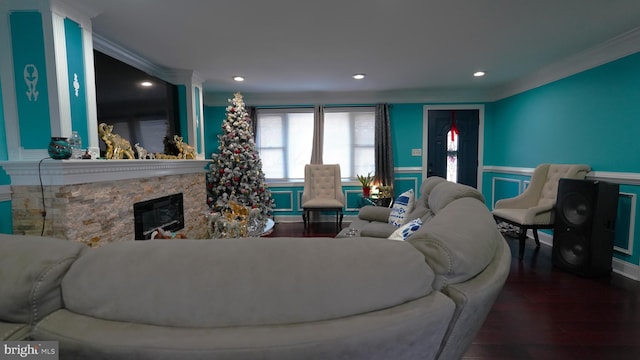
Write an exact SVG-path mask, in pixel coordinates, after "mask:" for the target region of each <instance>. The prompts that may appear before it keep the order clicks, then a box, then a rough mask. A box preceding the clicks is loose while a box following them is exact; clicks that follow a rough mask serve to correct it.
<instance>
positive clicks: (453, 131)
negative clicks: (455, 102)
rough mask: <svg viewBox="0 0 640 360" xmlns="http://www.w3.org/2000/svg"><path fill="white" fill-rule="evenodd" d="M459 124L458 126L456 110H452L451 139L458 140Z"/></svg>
mask: <svg viewBox="0 0 640 360" xmlns="http://www.w3.org/2000/svg"><path fill="white" fill-rule="evenodd" d="M459 134H460V131H458V126H456V111H455V110H452V111H451V141H455V140H456V135H459Z"/></svg>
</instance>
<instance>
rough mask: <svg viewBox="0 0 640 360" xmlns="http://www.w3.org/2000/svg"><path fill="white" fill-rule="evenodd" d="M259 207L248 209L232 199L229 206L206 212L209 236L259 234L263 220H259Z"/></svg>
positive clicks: (225, 236)
mask: <svg viewBox="0 0 640 360" xmlns="http://www.w3.org/2000/svg"><path fill="white" fill-rule="evenodd" d="M260 216H261V212H260V209H258V208H254V209H249V208H248V207H246V206H244V205H242V204H239V203H237V202H235V201H233V200H229V208H228V209H226V210H221V211H219V212H211V213H208V214H207V217H208V218H209V237H211V238H239V237H252V236H260V235H261V234H262V230H263V229H264V222H262V221H261V220H260Z"/></svg>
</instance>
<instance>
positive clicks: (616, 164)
mask: <svg viewBox="0 0 640 360" xmlns="http://www.w3.org/2000/svg"><path fill="white" fill-rule="evenodd" d="M638 69H640V53H637V54H634V55H630V56H627V57H625V58H622V59H620V60H617V61H614V62H611V63H608V64H605V65H602V66H599V67H596V68H594V69H591V70H588V71H585V72H582V73H579V74H576V75H574V76H571V77H568V78H565V79H562V80H559V81H556V82H553V83H551V84H548V85H545V86H542V87H539V88H536V89H533V90H530V91H527V92H524V93H521V94H518V95H515V96H512V97H509V98H506V99H504V100H501V101H498V102H496V103H495V104H493V105H492V106H488V108H489V110H488V111H487V119H486V129H487V131H486V133H485V165H496V166H518V167H535V166H536V165H538V164H540V163H545V162H555V163H586V164H590V165H591V167H592V168H593V169H594V170H598V171H622V172H640V153H639V152H637V151H630V150H631V149H633V148H634V147H635V145H636V143H637V134H639V133H640V121H638V119H640V107H639V106H637V102H638V100H639V99H640V86H638V84H639V83H640V71H639V70H638Z"/></svg>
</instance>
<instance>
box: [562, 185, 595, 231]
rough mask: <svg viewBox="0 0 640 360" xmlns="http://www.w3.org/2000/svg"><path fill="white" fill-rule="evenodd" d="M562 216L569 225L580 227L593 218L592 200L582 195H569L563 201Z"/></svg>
mask: <svg viewBox="0 0 640 360" xmlns="http://www.w3.org/2000/svg"><path fill="white" fill-rule="evenodd" d="M561 204H562V209H561V211H562V215H563V216H564V219H565V220H566V221H567V223H568V224H569V225H574V226H580V225H582V224H584V223H585V222H587V221H588V220H589V219H590V218H591V213H592V212H593V209H592V206H591V205H592V204H591V199H589V198H587V197H586V196H585V195H584V194H581V193H576V192H574V193H570V194H567V195H566V196H565V197H563V198H562V200H561Z"/></svg>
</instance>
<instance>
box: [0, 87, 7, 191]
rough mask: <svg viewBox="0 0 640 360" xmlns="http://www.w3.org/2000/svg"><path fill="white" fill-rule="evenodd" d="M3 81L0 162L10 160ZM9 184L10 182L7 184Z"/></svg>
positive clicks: (0, 100) (0, 172) (0, 110)
mask: <svg viewBox="0 0 640 360" xmlns="http://www.w3.org/2000/svg"><path fill="white" fill-rule="evenodd" d="M1 90H2V79H0V161H2V160H9V151H8V149H7V132H6V130H5V129H6V128H5V120H4V100H3V99H2V91H1ZM3 173H4V171H3V170H2V169H0V184H3V182H2V174H3ZM7 184H8V182H7Z"/></svg>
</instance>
